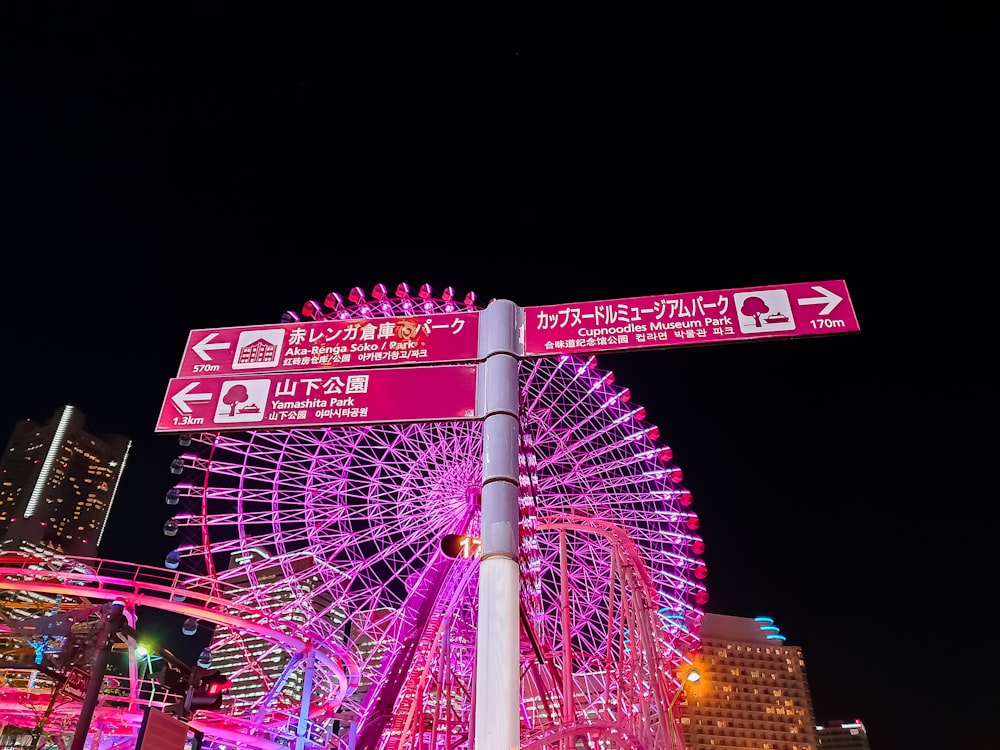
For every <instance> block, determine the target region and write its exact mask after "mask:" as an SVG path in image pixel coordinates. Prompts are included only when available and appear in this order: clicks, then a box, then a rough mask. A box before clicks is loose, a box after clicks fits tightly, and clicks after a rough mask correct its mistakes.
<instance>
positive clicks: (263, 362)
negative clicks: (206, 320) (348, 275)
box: [177, 312, 479, 378]
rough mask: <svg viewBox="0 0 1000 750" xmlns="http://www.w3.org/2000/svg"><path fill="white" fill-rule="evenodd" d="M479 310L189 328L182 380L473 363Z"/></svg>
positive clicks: (179, 375) (476, 343) (476, 344)
mask: <svg viewBox="0 0 1000 750" xmlns="http://www.w3.org/2000/svg"><path fill="white" fill-rule="evenodd" d="M478 347H479V313H478V312H471V313H470V312H456V313H438V314H435V315H414V316H411V317H396V318H376V319H362V320H336V319H334V320H321V321H311V322H304V323H281V324H278V325H272V326H251V327H248V328H202V329H198V330H194V331H191V333H190V334H189V335H188V342H187V346H186V347H185V349H184V357H183V359H182V360H181V366H180V368H179V369H178V371H177V376H178V377H181V378H186V377H203V376H205V375H230V374H233V373H240V374H243V375H245V374H247V373H248V372H292V371H294V372H301V371H304V370H330V369H334V368H347V367H354V368H357V367H379V366H382V365H416V364H430V363H433V362H469V361H473V360H475V359H476V358H477V354H478Z"/></svg>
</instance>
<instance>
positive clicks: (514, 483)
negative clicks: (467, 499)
mask: <svg viewBox="0 0 1000 750" xmlns="http://www.w3.org/2000/svg"><path fill="white" fill-rule="evenodd" d="M518 313H519V309H518V308H517V307H515V306H514V304H513V303H511V302H508V301H506V300H495V301H493V302H491V303H490V305H489V306H488V307H487V308H486V310H484V311H483V313H482V326H481V328H480V336H481V338H480V353H481V354H482V355H483V365H482V367H481V369H480V373H481V375H482V377H481V378H480V381H479V383H478V400H479V402H480V404H482V406H483V409H482V412H481V413H483V414H485V420H484V422H483V494H482V532H481V537H482V548H481V557H480V561H479V614H478V623H477V635H476V693H475V695H476V700H475V733H476V734H475V744H474V746H475V748H476V750H516V748H519V747H520V745H521V740H520V730H521V722H520V716H519V714H518V697H519V668H520V664H519V658H518V643H519V640H520V630H519V627H520V619H519V616H518V613H519V585H520V584H519V581H520V570H519V567H518V559H517V558H518V543H519V540H518V508H517V490H518V466H517V455H518V409H519V390H520V386H519V383H518V360H517V359H516V358H515V356H514V354H515V353H516V348H515V341H514V339H515V333H516V331H517V322H518V320H517V316H518Z"/></svg>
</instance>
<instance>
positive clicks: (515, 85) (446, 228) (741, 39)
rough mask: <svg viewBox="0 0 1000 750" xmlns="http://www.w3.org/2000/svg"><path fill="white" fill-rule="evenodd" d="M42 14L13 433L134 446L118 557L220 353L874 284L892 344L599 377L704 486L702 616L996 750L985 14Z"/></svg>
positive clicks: (23, 86)
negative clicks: (472, 313) (220, 344)
mask: <svg viewBox="0 0 1000 750" xmlns="http://www.w3.org/2000/svg"><path fill="white" fill-rule="evenodd" d="M29 5H30V8H31V10H30V16H29V15H26V14H25V13H26V11H24V10H22V9H12V8H10V7H7V8H5V9H4V10H3V11H0V35H2V43H0V47H2V51H0V56H2V57H0V61H2V63H3V64H2V69H3V74H2V76H0V86H2V89H0V92H2V96H3V107H2V112H3V114H2V117H3V131H4V132H5V135H4V145H5V148H4V149H3V150H4V156H3V160H2V162H0V180H2V187H3V188H4V190H3V193H4V198H3V202H2V204H0V206H2V209H0V210H2V216H0V219H2V220H0V246H2V248H3V258H4V261H3V262H4V272H3V275H2V277H0V290H2V293H0V311H2V320H3V321H4V323H3V328H2V339H0V340H2V346H3V352H4V357H3V370H2V371H3V381H2V382H3V384H4V393H5V397H4V398H3V399H2V400H0V432H2V433H3V434H9V431H10V429H12V428H13V425H14V423H15V422H16V421H17V420H18V419H23V418H27V417H30V418H33V419H48V418H49V417H50V416H51V415H52V413H53V412H54V411H55V410H56V409H57V408H58V407H59V406H61V405H63V404H66V403H69V404H73V405H74V406H76V407H78V408H79V409H81V410H82V411H83V412H84V413H85V414H86V415H87V420H88V426H89V427H90V428H91V429H92V430H93V431H95V432H98V433H101V432H108V433H121V434H125V435H128V436H129V437H131V438H132V439H133V441H134V442H133V450H132V457H131V463H130V465H129V467H128V469H127V472H126V475H125V478H124V479H123V482H122V486H121V488H120V491H119V495H118V498H117V500H116V504H115V507H114V511H113V516H112V518H111V520H110V522H109V525H108V530H107V533H106V536H105V541H104V544H103V548H102V554H103V556H105V557H108V558H113V559H124V560H132V561H136V562H143V563H148V564H154V565H160V564H162V558H163V555H164V554H165V552H166V551H167V550H169V549H170V544H169V542H170V540H169V539H167V538H165V537H163V535H162V533H161V527H162V523H163V521H164V520H165V519H166V518H168V517H169V515H170V509H169V508H168V507H167V506H166V505H165V504H164V502H163V494H164V492H165V491H166V490H167V489H168V488H169V487H170V486H171V485H172V481H173V479H174V477H173V476H172V475H171V474H170V472H169V470H168V466H169V463H170V460H171V459H172V458H173V457H174V456H176V455H177V454H178V453H179V452H180V450H179V448H178V446H177V441H176V439H175V438H174V437H171V436H167V435H156V434H154V431H153V430H154V426H155V423H156V418H157V414H158V412H159V409H160V405H161V402H162V399H163V394H164V391H165V389H166V385H167V381H168V380H169V378H171V377H172V376H174V375H175V374H176V371H177V367H178V365H179V363H180V359H181V355H182V353H183V348H184V346H185V343H186V340H187V335H188V332H189V331H190V330H191V329H194V328H211V327H227V326H248V325H261V324H270V323H276V322H278V320H279V318H280V316H281V313H282V312H283V311H285V310H288V309H292V310H298V309H300V308H301V306H302V304H303V302H305V301H306V300H307V299H317V300H322V299H323V298H324V297H325V295H326V294H327V293H328V292H330V291H337V292H340V293H341V294H342V295H344V296H346V294H347V292H348V291H349V290H350V289H351V288H352V287H354V286H361V287H362V288H363V289H366V290H370V289H371V288H372V287H373V286H374V285H375V284H377V283H384V284H385V285H386V286H387V287H389V288H390V289H394V288H395V286H396V285H397V284H398V283H399V282H402V281H405V282H407V283H409V284H410V285H411V286H412V287H414V288H416V287H418V286H419V285H421V284H423V283H429V284H430V285H431V286H432V287H434V288H435V289H436V290H441V289H443V288H445V287H447V286H452V287H454V289H455V291H456V292H457V293H458V294H459V295H461V296H464V295H465V293H466V292H468V291H470V290H471V291H475V293H476V294H477V296H478V297H479V299H480V300H481V301H483V302H485V301H488V300H490V299H493V298H504V299H509V300H511V301H513V302H515V303H516V304H518V305H522V306H529V305H546V304H555V303H561V302H575V301H588V300H603V299H617V298H620V297H634V296H644V295H655V294H666V293H677V292H689V291H709V290H716V289H729V288H738V287H749V286H760V285H778V284H785V283H795V282H813V281H823V280H828V279H844V280H845V281H846V282H847V285H848V289H849V291H850V293H851V299H852V302H853V305H854V309H855V312H856V313H857V317H858V319H859V321H860V324H861V331H860V333H857V334H847V335H832V336H827V337H813V338H808V339H806V338H800V339H794V340H771V341H755V342H752V343H745V344H730V345H721V346H707V347H693V346H692V347H672V348H670V349H665V350H659V351H643V352H616V353H607V354H601V355H598V365H599V366H600V367H602V368H605V369H610V370H613V371H614V372H615V375H616V383H618V384H620V385H625V386H627V387H629V388H630V389H631V391H632V394H633V401H634V402H635V403H638V404H641V405H643V406H645V407H646V408H647V412H648V415H649V416H648V419H649V421H651V422H653V423H655V424H657V425H658V426H659V427H660V430H661V439H662V440H663V441H664V442H667V443H668V444H670V445H671V446H672V447H673V449H674V460H675V462H676V463H677V464H678V465H679V466H680V467H681V468H682V469H683V470H684V474H685V480H684V484H685V486H686V487H687V488H688V489H690V490H691V492H692V493H693V494H694V498H695V502H694V505H693V506H692V507H693V510H695V511H696V512H697V513H698V515H699V517H700V519H701V528H700V529H699V533H701V535H702V536H703V538H704V540H705V543H706V551H705V554H704V558H705V561H706V564H707V565H708V569H709V576H708V578H707V579H706V584H707V586H708V591H709V594H710V596H711V600H710V602H709V604H708V605H707V606H706V609H707V610H708V611H711V612H719V613H723V614H731V615H737V616H745V617H752V616H755V615H769V616H771V617H773V618H774V620H775V623H776V624H777V625H778V626H779V627H780V628H781V630H782V632H783V633H784V634H785V635H786V637H787V639H788V643H791V644H795V645H799V646H801V647H802V648H803V650H804V653H805V658H806V665H807V670H808V674H809V679H810V685H811V688H812V694H813V702H814V705H815V709H816V713H817V716H816V718H817V720H818V721H819V722H820V723H825V722H828V721H831V720H834V719H853V718H860V719H861V720H862V721H863V722H864V723H865V725H866V727H867V729H868V732H869V740H870V743H871V746H872V748H873V750H889V749H890V748H908V750H931V749H932V748H933V749H935V750H937V749H938V748H941V747H944V746H945V743H948V745H947V746H949V747H955V748H963V750H986V748H995V747H996V745H997V739H996V738H997V736H998V733H1000V723H998V720H997V715H998V714H997V711H996V702H997V699H998V698H1000V695H998V693H997V688H996V682H995V679H994V674H995V671H996V669H997V667H998V666H1000V665H998V664H997V663H996V656H995V654H994V653H993V652H995V649H994V648H993V647H992V645H991V644H992V637H993V634H992V631H991V630H990V629H989V623H990V622H991V619H990V618H991V617H992V615H993V610H994V607H995V601H996V594H997V584H996V580H995V577H994V575H993V574H994V571H995V570H996V568H997V566H996V563H995V555H994V554H993V553H992V547H993V545H994V544H995V541H994V539H993V532H994V530H995V529H997V528H998V524H997V521H998V515H997V511H996V484H995V481H993V477H992V476H988V475H987V470H988V467H989V466H990V465H991V463H992V460H993V453H994V451H995V448H994V447H993V446H995V438H994V437H993V435H994V432H995V421H996V408H995V407H996V378H995V376H994V375H993V373H994V368H995V365H994V364H993V360H994V357H993V356H991V354H990V348H992V347H993V345H994V339H995V337H996V328H997V324H996V311H995V308H996V305H995V302H994V297H995V292H994V287H995V284H994V282H993V277H994V275H995V274H996V272H995V271H994V270H993V265H994V264H993V263H992V262H991V258H992V255H993V254H995V250H996V221H995V215H996V204H995V198H994V195H993V193H992V192H991V190H992V187H991V186H995V184H996V175H997V170H996V166H997V161H996V158H995V157H996V154H995V153H994V148H995V147H994V145H993V141H994V139H995V133H996V132H997V124H998V123H997V120H996V117H995V116H994V114H993V112H992V107H991V105H992V104H993V103H994V101H993V100H994V99H995V94H994V92H993V87H992V85H991V80H992V79H991V77H990V76H989V75H988V71H989V69H990V67H991V66H993V65H995V64H996V59H995V58H996V49H997V45H996V42H997V35H996V31H997V29H996V26H995V19H994V18H993V17H991V15H990V14H989V13H988V12H987V10H986V4H985V3H974V2H957V3H950V4H949V5H948V8H947V9H944V8H943V7H937V5H935V4H932V3H919V2H917V3H909V4H907V5H906V6H905V7H899V8H890V7H887V6H885V5H882V4H874V3H863V2H838V3H830V2H812V3H790V2H772V3H766V4H756V6H754V7H753V8H747V7H745V5H746V4H742V3H712V4H693V5H689V6H686V7H684V8H682V9H671V10H658V11H655V12H651V11H649V10H648V9H646V8H640V7H639V6H634V7H629V6H621V5H614V4H611V5H604V6H601V7H597V6H596V5H595V6H593V7H592V6H590V5H589V4H585V5H583V6H580V5H574V4H565V5H563V4H559V5H547V6H546V9H545V10H539V8H538V4H528V3H525V4H519V3H504V4H485V5H483V4H474V5H475V7H474V9H471V6H469V7H463V6H459V5H456V6H455V7H452V6H450V5H433V6H431V7H427V6H426V4H421V6H420V7H418V6H417V5H414V4H411V5H404V6H403V7H395V6H391V5H384V4H380V3H376V4H373V3H364V4H360V5H363V6H364V8H365V10H364V11H361V10H359V9H358V8H356V7H354V6H356V5H359V4H347V5H346V6H345V7H343V8H339V9H338V10H334V11H329V12H328V13H327V14H320V13H318V12H314V11H307V10H305V9H301V10H298V9H295V8H292V9H287V8H285V7H283V8H282V9H281V10H280V11H274V10H272V11H270V12H267V13H264V12H257V11H250V10H248V9H247V8H246V7H241V6H237V5H235V4H233V5H218V4H213V7H212V8H209V9H205V8H199V9H198V10H197V11H191V12H188V13H183V12H181V11H178V10H176V9H175V8H169V9H167V6H166V5H164V6H163V9H161V10H157V9H156V6H153V8H152V9H151V8H149V7H144V8H142V9H137V8H136V7H135V6H125V5H122V6H118V5H115V4H111V5H108V4H102V5H101V7H99V8H95V7H83V6H80V5H73V4H65V5H48V4H39V3H31V4H29ZM341 5H343V4H341ZM942 5H943V4H942ZM875 6H878V8H876V7H875ZM25 7H28V6H25ZM987 380H989V383H987ZM987 386H989V387H987ZM140 617H141V613H140ZM140 626H141V622H140ZM987 659H989V660H992V661H993V663H992V664H989V663H986V660H987ZM945 738H947V739H945Z"/></svg>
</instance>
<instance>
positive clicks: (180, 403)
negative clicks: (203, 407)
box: [170, 380, 212, 414]
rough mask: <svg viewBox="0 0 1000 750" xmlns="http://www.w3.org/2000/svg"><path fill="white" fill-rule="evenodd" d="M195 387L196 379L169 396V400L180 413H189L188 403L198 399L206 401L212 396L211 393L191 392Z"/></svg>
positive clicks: (196, 385)
mask: <svg viewBox="0 0 1000 750" xmlns="http://www.w3.org/2000/svg"><path fill="white" fill-rule="evenodd" d="M197 387H198V381H197V380H195V381H192V382H190V383H188V384H187V385H186V386H184V387H183V388H181V389H180V390H179V391H177V393H175V394H174V395H173V396H172V397H171V398H170V400H171V401H173V402H174V406H176V407H177V408H178V409H179V410H180V411H181V412H182V413H184V414H190V413H191V406H190V404H191V403H192V402H195V403H197V402H198V401H208V400H210V399H211V398H212V394H211V393H192V392H191V391H193V390H194V389H195V388H197Z"/></svg>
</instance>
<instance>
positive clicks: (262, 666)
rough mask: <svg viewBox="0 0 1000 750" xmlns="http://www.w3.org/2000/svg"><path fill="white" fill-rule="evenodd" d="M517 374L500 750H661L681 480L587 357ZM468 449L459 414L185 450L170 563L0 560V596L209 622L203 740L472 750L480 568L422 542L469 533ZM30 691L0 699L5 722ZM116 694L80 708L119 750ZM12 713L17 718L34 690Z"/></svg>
mask: <svg viewBox="0 0 1000 750" xmlns="http://www.w3.org/2000/svg"><path fill="white" fill-rule="evenodd" d="M475 309H478V308H477V304H476V298H475V295H474V294H472V293H470V294H469V295H467V296H466V297H465V298H464V301H463V302H462V303H461V304H459V303H457V302H456V300H455V295H454V292H453V290H452V289H450V288H448V289H445V290H444V292H443V293H441V294H440V295H436V294H434V292H433V291H432V290H431V289H430V287H429V286H426V285H425V286H424V287H422V288H421V289H420V291H419V293H418V294H416V295H411V294H410V290H409V287H408V286H407V285H405V284H401V285H399V287H398V289H397V291H396V294H395V296H391V295H389V294H388V293H387V291H386V288H385V287H384V286H383V285H378V286H377V287H375V289H374V290H373V292H372V295H371V298H370V299H369V298H368V297H367V296H366V294H365V293H364V292H363V291H362V290H361V289H359V288H355V289H352V290H351V292H350V293H349V295H348V300H347V301H344V300H343V299H342V298H341V297H340V295H338V294H331V295H329V296H328V297H327V299H326V302H325V303H324V305H319V304H318V303H316V302H312V301H309V302H307V303H306V304H305V306H304V309H303V313H302V315H303V316H305V317H306V318H311V319H313V320H322V319H324V318H334V317H335V318H339V319H373V318H379V317H400V316H403V317H406V316H412V317H413V318H414V319H415V320H418V321H419V319H420V318H421V316H426V315H439V314H447V313H449V312H455V311H462V312H468V311H471V310H475ZM299 317H300V316H298V315H297V314H292V313H287V314H286V317H285V318H283V321H285V322H289V321H291V320H294V319H297V318H299ZM518 379H519V386H520V400H521V407H520V423H519V424H520V429H519V488H520V489H519V493H518V494H519V508H520V569H521V576H520V578H521V596H520V601H521V605H520V609H521V612H520V623H521V627H520V634H521V639H520V641H521V649H520V662H521V673H520V678H521V679H520V686H521V689H520V716H521V730H520V734H521V746H522V747H525V748H533V749H536V750H541V749H542V748H566V747H570V746H573V747H599V748H666V747H671V748H672V747H675V746H677V747H680V746H681V743H680V741H679V738H678V737H677V736H676V735H675V736H674V737H673V738H671V736H670V734H671V727H670V723H671V722H669V721H668V720H667V716H668V715H669V709H668V706H669V705H670V704H671V700H672V698H675V697H676V696H677V695H678V690H679V689H680V688H679V681H678V679H677V675H678V672H679V670H680V669H681V668H682V666H683V664H684V663H685V660H686V658H687V657H686V654H688V653H690V652H691V651H692V650H694V649H696V647H697V645H698V630H699V627H700V623H701V619H702V614H703V613H702V610H701V607H702V606H703V605H704V604H705V603H706V602H707V599H708V597H707V593H706V591H705V587H704V585H703V582H702V581H703V579H704V577H705V575H706V569H705V566H704V563H703V562H702V560H701V559H700V555H701V553H702V551H703V544H702V541H701V539H700V537H699V536H698V534H697V532H696V530H697V528H698V519H697V516H696V515H695V514H694V513H693V512H692V511H691V509H690V505H691V494H690V493H689V492H688V491H687V490H686V489H685V488H684V487H683V485H682V484H681V482H682V481H683V476H682V473H681V470H680V469H679V468H678V467H677V466H676V465H675V464H674V463H673V461H672V458H673V455H672V451H671V449H670V448H669V447H668V446H667V445H665V444H664V443H662V442H661V441H660V434H659V429H658V428H657V427H656V426H654V425H651V424H649V423H648V422H647V421H646V414H645V410H644V409H643V408H642V407H641V406H638V405H636V404H634V403H632V401H631V400H630V393H629V391H628V389H625V388H622V387H620V386H617V385H616V384H615V383H614V376H613V374H612V373H611V372H608V371H603V370H601V369H600V368H598V367H597V362H596V359H595V358H593V357H591V358H580V357H573V356H560V357H545V358H535V359H524V360H521V361H520V363H519V365H518ZM413 397H414V398H420V394H418V393H415V394H413ZM189 440H190V442H188V441H189ZM482 443H483V424H482V423H481V422H478V421H454V422H435V423H409V424H375V425H355V426H346V427H333V428H309V429H294V430H273V431H267V430H261V431H254V432H242V433H228V432H224V433H208V432H206V433H196V434H192V435H185V436H183V442H182V444H185V445H187V446H189V447H187V448H186V450H185V452H184V453H183V454H182V455H181V456H179V458H178V459H177V460H175V461H174V462H173V464H172V470H173V471H174V472H175V473H177V474H180V475H181V476H179V477H178V482H177V484H176V485H175V486H174V487H173V488H171V489H170V490H169V491H168V493H167V503H168V504H169V505H176V506H177V511H178V512H177V513H176V514H175V515H174V517H173V518H172V519H171V520H170V521H169V522H168V525H167V527H165V533H169V534H171V535H174V534H176V536H177V547H176V550H175V551H174V552H173V553H172V554H171V556H170V558H171V559H169V562H168V566H167V567H168V569H153V568H148V567H145V566H131V565H130V564H126V563H113V562H108V561H100V560H92V561H80V563H79V564H78V565H77V567H74V568H73V570H79V571H82V572H79V573H77V574H75V575H76V577H75V578H74V575H69V576H68V577H67V575H66V574H65V571H63V570H60V571H59V574H58V575H53V574H52V572H51V570H50V569H49V568H48V567H45V568H44V569H42V570H40V571H37V572H34V573H26V572H25V571H24V570H22V569H21V568H13V569H11V570H9V571H5V570H0V588H10V589H14V588H17V587H21V588H29V589H32V588H34V589H37V590H39V591H41V592H43V593H44V594H45V595H47V596H70V595H77V596H79V595H81V594H85V595H86V599H84V601H93V600H98V601H100V600H109V599H112V598H115V599H124V600H125V601H126V602H127V605H128V607H129V608H130V611H133V612H134V611H135V608H136V607H139V606H155V607H157V608H159V609H164V610H169V611H174V612H180V613H183V614H186V615H188V616H190V617H193V618H196V619H197V620H198V621H200V622H201V623H202V624H205V625H209V626H211V627H212V628H213V629H214V636H213V641H212V651H213V654H214V658H213V667H218V668H221V669H222V670H223V672H224V673H225V674H226V675H227V676H228V677H229V678H230V679H231V680H232V682H233V688H232V689H231V691H230V695H229V697H227V700H226V702H225V703H224V705H223V707H222V708H221V709H219V710H216V711H198V712H197V713H196V714H195V718H194V721H193V722H192V725H193V726H195V727H196V728H198V729H200V730H201V731H204V732H205V737H206V741H207V743H208V744H209V745H212V744H220V743H221V744H225V743H227V742H231V741H237V740H238V741H239V742H240V743H241V744H242V746H244V747H246V748H247V749H248V750H256V749H259V750H278V748H282V747H287V746H289V745H293V744H294V745H295V746H296V747H297V748H299V749H300V750H301V748H304V747H330V748H337V747H340V748H352V750H353V748H358V749H360V750H389V749H390V748H418V747H419V748H456V749H458V748H469V747H471V746H472V744H473V742H474V738H473V737H472V736H471V734H472V732H473V727H474V724H475V722H474V712H475V695H474V693H475V682H476V680H475V669H476V664H475V660H476V630H477V624H478V623H477V610H478V601H477V594H478V568H479V566H478V560H477V557H476V554H475V546H474V544H472V545H470V546H469V547H468V549H469V552H470V554H469V555H468V556H458V557H451V556H448V555H446V554H445V553H444V552H443V550H442V540H443V539H444V538H445V537H446V536H447V535H450V534H457V535H465V536H466V537H468V538H469V539H472V540H474V539H475V538H476V537H477V536H478V533H479V523H480V515H479V513H480V507H479V505H480V491H481V485H482V477H483V471H482V466H481V463H482V455H483V450H482ZM167 529H169V532H168V531H167ZM140 611H141V610H140ZM131 645H132V646H134V643H133V644H131ZM36 692H37V691H36ZM29 693H30V691H27V692H26V691H23V690H22V691H20V692H19V693H18V694H17V696H20V698H18V697H17V696H13V697H10V696H8V700H7V701H6V704H4V705H5V706H6V707H7V708H8V709H9V710H8V714H7V715H14V714H15V713H16V710H15V709H14V708H12V707H11V706H12V705H13V704H14V703H16V702H17V701H18V700H20V701H21V702H22V703H24V702H25V701H27V700H28V698H25V696H26V695H28V694H29ZM126 695H127V698H128V700H127V701H126V702H125V703H124V704H123V703H122V702H121V701H119V702H118V703H115V702H114V701H110V702H109V701H103V702H102V705H101V709H100V711H99V718H100V719H101V721H103V722H104V725H106V726H118V727H119V730H118V734H117V735H115V736H116V737H117V739H116V740H115V747H119V748H123V749H124V748H127V747H129V745H128V743H127V741H126V740H124V739H123V738H124V737H126V736H127V735H128V732H129V731H132V728H134V724H135V717H136V716H137V715H138V714H137V711H138V710H139V706H138V704H139V703H141V697H142V686H141V685H139V684H138V683H137V684H136V685H132V686H130V687H128V689H127V691H126ZM29 698H31V701H33V702H32V703H31V705H30V706H29V707H28V708H27V709H24V710H25V711H27V712H28V713H27V714H26V715H36V716H37V715H38V711H39V710H40V708H39V706H40V704H41V703H42V702H43V698H42V696H39V695H34V697H31V696H30V695H29ZM160 700H161V701H162V700H163V698H162V697H161V699H160ZM29 702H30V701H29ZM161 705H162V703H161ZM116 706H117V708H116ZM2 707H4V706H0V708H2ZM22 708H23V707H22ZM18 710H19V709H18ZM115 711H117V712H118V713H117V714H116V713H115ZM32 712H33V713H32ZM116 722H117V723H116ZM56 729H57V728H56ZM108 731H110V730H108ZM111 734H114V732H111ZM109 736H110V735H109Z"/></svg>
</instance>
